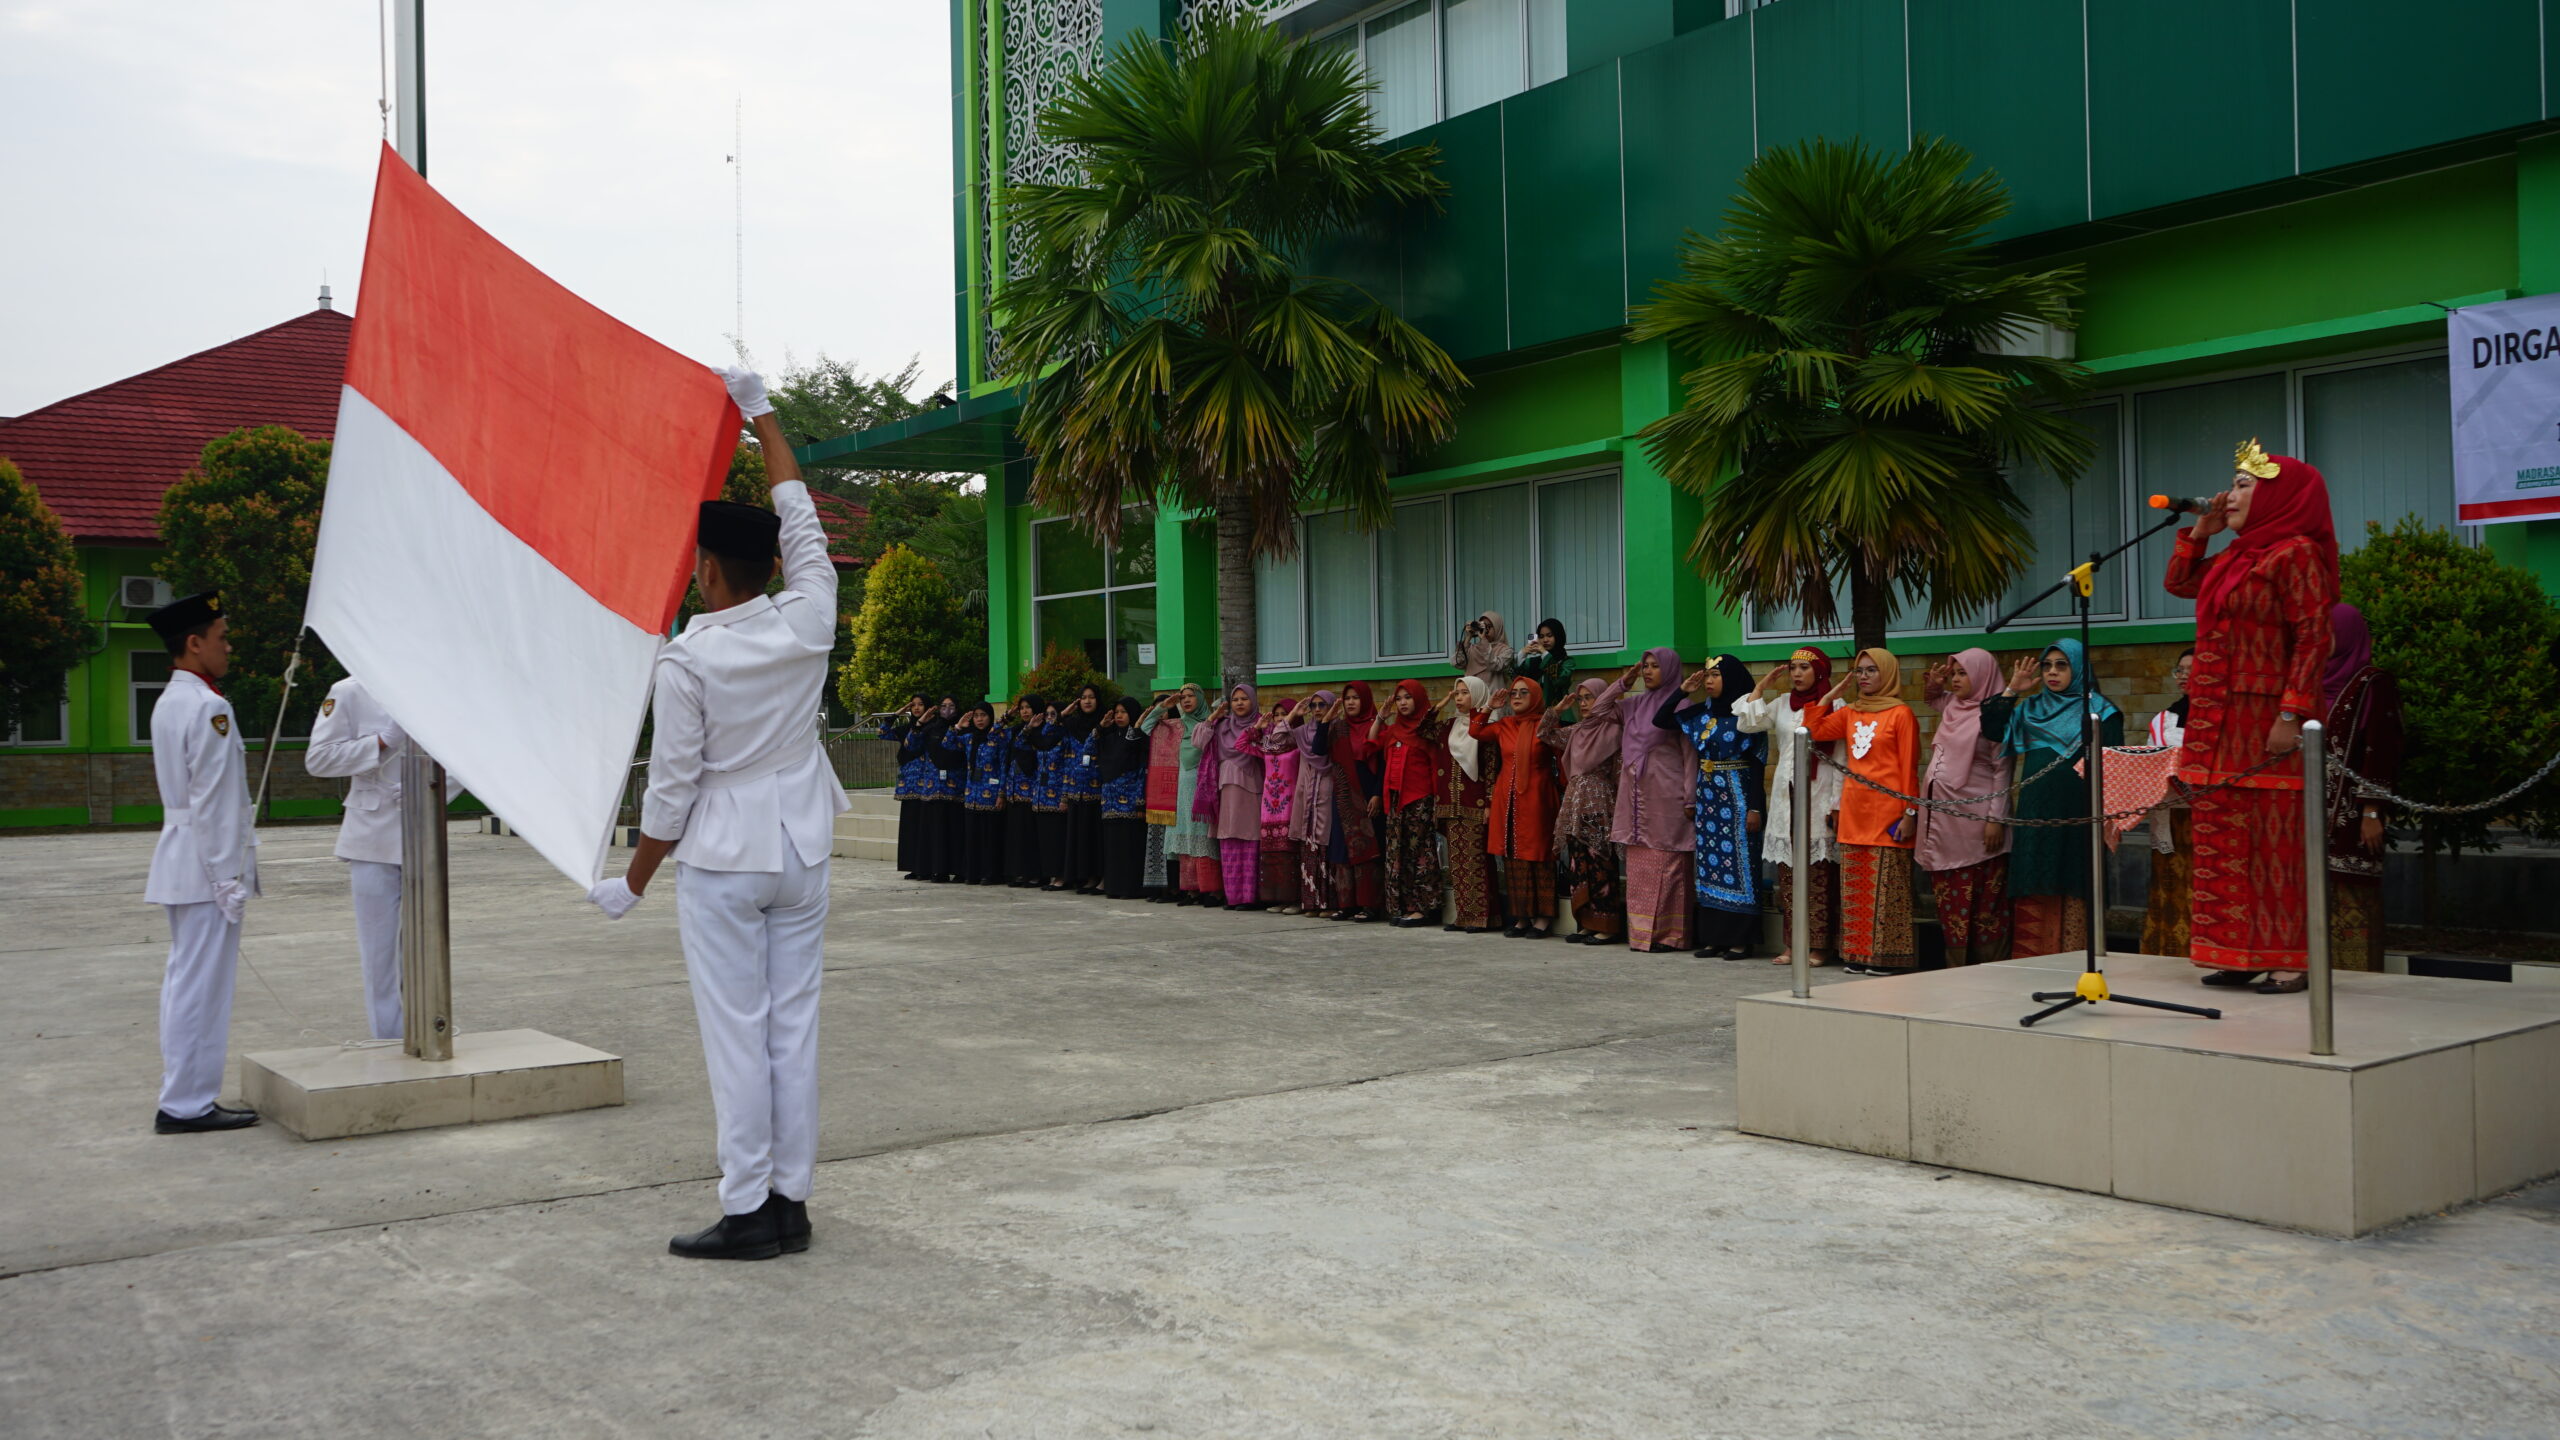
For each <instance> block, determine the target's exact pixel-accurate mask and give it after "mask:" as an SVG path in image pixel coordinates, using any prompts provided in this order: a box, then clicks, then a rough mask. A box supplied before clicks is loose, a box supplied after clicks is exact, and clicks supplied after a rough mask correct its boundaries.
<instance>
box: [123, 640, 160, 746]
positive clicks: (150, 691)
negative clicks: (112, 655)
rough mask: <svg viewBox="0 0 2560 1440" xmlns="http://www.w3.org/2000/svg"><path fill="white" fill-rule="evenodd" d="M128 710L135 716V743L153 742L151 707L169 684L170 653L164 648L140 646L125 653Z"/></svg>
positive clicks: (133, 732) (146, 743) (157, 702)
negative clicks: (139, 648) (143, 647)
mask: <svg viewBox="0 0 2560 1440" xmlns="http://www.w3.org/2000/svg"><path fill="white" fill-rule="evenodd" d="M125 666H126V670H125V690H126V694H127V697H128V700H129V704H128V706H127V713H128V714H129V715H130V716H131V717H132V723H133V730H132V736H133V740H132V743H133V744H136V745H148V744H150V743H151V710H152V707H153V706H155V705H158V704H159V703H160V692H161V691H163V690H166V689H168V688H169V655H168V652H166V651H163V650H136V651H134V652H133V653H132V654H130V655H127V656H126V657H125Z"/></svg>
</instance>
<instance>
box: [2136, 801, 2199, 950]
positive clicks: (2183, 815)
mask: <svg viewBox="0 0 2560 1440" xmlns="http://www.w3.org/2000/svg"><path fill="white" fill-rule="evenodd" d="M2169 846H2170V849H2169V853H2168V854H2166V855H2163V854H2161V853H2160V852H2159V851H2157V850H2154V851H2152V852H2151V894H2150V896H2149V898H2148V899H2147V900H2146V901H2145V902H2144V904H2143V907H2142V953H2143V954H2145V955H2184V954H2186V953H2187V927H2188V925H2189V923H2190V922H2191V921H2193V920H2194V918H2195V905H2196V835H2195V816H2194V814H2193V813H2192V812H2190V811H2188V810H2186V809H2184V808H2180V809H2176V810H2172V811H2170V812H2169Z"/></svg>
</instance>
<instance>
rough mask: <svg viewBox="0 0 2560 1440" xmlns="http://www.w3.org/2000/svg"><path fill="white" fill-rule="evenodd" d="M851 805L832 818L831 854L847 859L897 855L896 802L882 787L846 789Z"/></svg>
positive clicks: (873, 858)
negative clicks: (876, 788)
mask: <svg viewBox="0 0 2560 1440" xmlns="http://www.w3.org/2000/svg"><path fill="white" fill-rule="evenodd" d="M845 798H846V799H848V800H850V801H852V802H853V808H852V809H850V810H847V811H846V812H844V813H843V814H841V815H839V816H837V817H836V847H835V854H836V855H838V856H840V857H842V858H844V859H847V860H883V861H889V860H895V859H897V858H898V802H897V801H895V800H893V799H891V798H889V792H888V791H886V790H847V791H846V792H845Z"/></svg>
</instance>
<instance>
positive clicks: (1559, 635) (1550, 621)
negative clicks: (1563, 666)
mask: <svg viewBox="0 0 2560 1440" xmlns="http://www.w3.org/2000/svg"><path fill="white" fill-rule="evenodd" d="M1538 628H1539V629H1540V630H1553V631H1554V632H1556V644H1555V648H1554V649H1552V650H1549V651H1548V652H1547V655H1548V657H1549V658H1550V659H1554V660H1561V659H1563V658H1564V657H1565V633H1564V622H1563V621H1561V620H1558V619H1557V618H1555V617H1554V616H1552V615H1550V616H1548V617H1547V618H1546V619H1544V620H1541V621H1539V622H1538ZM1529 638H1530V639H1532V640H1534V639H1536V638H1537V636H1535V635H1532V636H1530V637H1529Z"/></svg>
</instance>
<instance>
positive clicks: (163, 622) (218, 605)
mask: <svg viewBox="0 0 2560 1440" xmlns="http://www.w3.org/2000/svg"><path fill="white" fill-rule="evenodd" d="M142 618H143V620H144V621H145V622H146V623H148V624H149V625H150V626H151V628H152V629H154V630H156V631H158V632H159V633H160V643H161V644H163V645H167V644H170V643H172V642H174V641H176V640H177V639H178V637H179V636H181V635H184V634H186V633H188V632H189V631H191V630H200V629H203V628H204V627H205V626H207V625H210V624H212V623H213V622H214V621H216V620H219V619H221V618H222V596H221V595H220V594H218V593H216V592H214V591H211V590H207V591H205V592H204V593H203V594H201V595H190V596H188V597H187V598H186V599H184V600H172V601H170V602H169V603H168V604H166V605H163V606H161V607H160V608H159V609H157V610H154V611H152V612H151V613H150V614H148V615H145V616H143V617H142Z"/></svg>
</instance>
